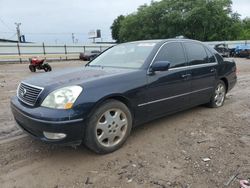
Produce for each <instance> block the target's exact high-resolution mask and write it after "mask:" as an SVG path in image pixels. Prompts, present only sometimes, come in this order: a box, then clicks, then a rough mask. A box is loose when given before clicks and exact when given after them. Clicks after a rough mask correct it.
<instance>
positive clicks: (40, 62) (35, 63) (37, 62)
mask: <svg viewBox="0 0 250 188" xmlns="http://www.w3.org/2000/svg"><path fill="white" fill-rule="evenodd" d="M29 62H30V65H29V69H30V71H31V72H36V69H38V70H41V69H43V70H44V71H45V72H49V71H52V68H51V66H50V65H49V64H48V63H45V59H39V58H37V57H33V58H29Z"/></svg>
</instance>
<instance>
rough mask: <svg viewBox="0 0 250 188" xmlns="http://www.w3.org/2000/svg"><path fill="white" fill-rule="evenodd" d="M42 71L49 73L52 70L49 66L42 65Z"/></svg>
mask: <svg viewBox="0 0 250 188" xmlns="http://www.w3.org/2000/svg"><path fill="white" fill-rule="evenodd" d="M43 69H44V71H45V72H50V71H51V70H52V68H51V66H50V65H49V64H44V66H43Z"/></svg>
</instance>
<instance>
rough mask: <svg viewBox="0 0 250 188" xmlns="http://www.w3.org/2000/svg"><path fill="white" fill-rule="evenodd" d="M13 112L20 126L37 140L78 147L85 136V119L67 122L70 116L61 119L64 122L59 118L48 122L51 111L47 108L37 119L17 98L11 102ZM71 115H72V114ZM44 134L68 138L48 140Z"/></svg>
mask: <svg viewBox="0 0 250 188" xmlns="http://www.w3.org/2000/svg"><path fill="white" fill-rule="evenodd" d="M11 110H12V113H13V115H14V118H15V120H16V122H17V124H18V126H19V127H20V128H21V129H23V130H24V131H25V132H26V133H28V134H29V135H31V136H32V137H34V138H36V139H39V140H42V141H44V142H49V143H55V144H63V145H77V144H80V143H81V142H82V139H83V136H84V120H83V119H70V120H65V118H69V117H70V116H68V117H65V118H62V117H60V119H64V120H60V119H58V117H54V120H53V119H50V120H47V119H45V117H46V110H48V113H50V111H51V109H46V108H43V110H42V111H43V113H42V115H41V116H40V117H37V114H32V111H30V109H29V108H28V107H25V106H24V105H23V104H22V103H21V102H19V100H18V99H17V98H16V97H14V98H12V100H11ZM69 113H70V114H71V113H72V112H69ZM55 114H56V113H55ZM61 114H62V113H61ZM61 114H60V116H61ZM63 114H64V116H65V115H66V114H65V113H63ZM35 115H36V116H35ZM58 116H59V114H58ZM44 132H49V133H63V134H66V137H65V138H63V139H59V140H54V139H48V138H46V137H45V136H44Z"/></svg>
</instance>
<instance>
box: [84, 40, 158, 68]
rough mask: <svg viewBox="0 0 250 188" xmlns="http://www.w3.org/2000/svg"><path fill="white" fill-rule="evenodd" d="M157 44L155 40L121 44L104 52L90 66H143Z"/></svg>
mask: <svg viewBox="0 0 250 188" xmlns="http://www.w3.org/2000/svg"><path fill="white" fill-rule="evenodd" d="M155 44H156V43H154V42H136V43H125V44H120V45H117V46H114V47H112V48H111V49H109V50H107V51H106V52H104V53H102V54H101V55H100V56H98V57H97V58H96V59H94V60H93V61H92V62H91V63H90V64H89V65H88V66H101V67H120V68H141V67H142V65H143V64H144V62H145V60H146V58H147V57H148V56H149V54H150V52H151V51H152V49H153V48H154V46H155Z"/></svg>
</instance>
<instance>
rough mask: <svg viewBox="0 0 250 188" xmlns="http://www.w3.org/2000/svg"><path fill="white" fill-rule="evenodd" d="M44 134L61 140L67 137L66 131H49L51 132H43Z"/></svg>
mask: <svg viewBox="0 0 250 188" xmlns="http://www.w3.org/2000/svg"><path fill="white" fill-rule="evenodd" d="M43 135H44V136H45V137H46V138H48V139H51V140H60V139H63V138H65V137H66V136H67V135H66V134H64V133H49V132H43Z"/></svg>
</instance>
